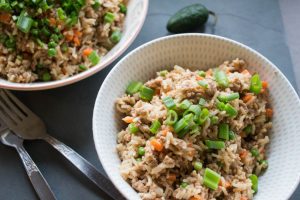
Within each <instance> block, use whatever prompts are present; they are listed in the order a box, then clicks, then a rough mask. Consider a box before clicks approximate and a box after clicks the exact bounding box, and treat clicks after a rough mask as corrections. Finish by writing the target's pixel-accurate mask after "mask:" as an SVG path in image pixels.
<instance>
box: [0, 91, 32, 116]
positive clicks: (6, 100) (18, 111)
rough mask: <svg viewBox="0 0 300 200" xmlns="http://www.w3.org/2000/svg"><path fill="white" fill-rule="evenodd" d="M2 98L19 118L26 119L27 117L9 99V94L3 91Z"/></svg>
mask: <svg viewBox="0 0 300 200" xmlns="http://www.w3.org/2000/svg"><path fill="white" fill-rule="evenodd" d="M0 96H1V97H2V99H3V100H4V102H5V103H6V104H7V105H8V106H9V107H10V108H11V110H13V111H14V112H15V113H16V115H17V116H19V117H20V118H23V117H26V115H25V114H24V113H22V112H21V111H20V109H19V108H18V107H17V106H16V105H14V104H13V103H12V101H11V100H10V99H9V98H8V96H7V94H5V93H4V91H3V90H1V91H0Z"/></svg>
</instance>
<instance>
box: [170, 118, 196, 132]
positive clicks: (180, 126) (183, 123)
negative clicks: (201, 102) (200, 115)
mask: <svg viewBox="0 0 300 200" xmlns="http://www.w3.org/2000/svg"><path fill="white" fill-rule="evenodd" d="M193 117H194V115H193V114H188V115H185V116H184V117H183V118H181V119H180V120H179V121H177V122H176V124H175V125H174V131H175V133H177V134H178V133H179V132H180V131H182V130H183V129H184V128H186V127H188V125H189V123H190V121H191V120H192V119H193Z"/></svg>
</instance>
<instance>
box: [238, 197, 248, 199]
mask: <svg viewBox="0 0 300 200" xmlns="http://www.w3.org/2000/svg"><path fill="white" fill-rule="evenodd" d="M240 200H248V198H247V197H241V199H240Z"/></svg>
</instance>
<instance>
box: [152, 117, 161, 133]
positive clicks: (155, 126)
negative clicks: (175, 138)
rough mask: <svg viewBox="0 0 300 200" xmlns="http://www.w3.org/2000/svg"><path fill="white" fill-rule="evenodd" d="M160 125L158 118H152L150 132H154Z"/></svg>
mask: <svg viewBox="0 0 300 200" xmlns="http://www.w3.org/2000/svg"><path fill="white" fill-rule="evenodd" d="M160 126H161V124H160V122H159V121H158V120H154V121H153V122H152V124H151V126H150V132H151V133H153V134H156V133H157V132H158V129H159V128H160Z"/></svg>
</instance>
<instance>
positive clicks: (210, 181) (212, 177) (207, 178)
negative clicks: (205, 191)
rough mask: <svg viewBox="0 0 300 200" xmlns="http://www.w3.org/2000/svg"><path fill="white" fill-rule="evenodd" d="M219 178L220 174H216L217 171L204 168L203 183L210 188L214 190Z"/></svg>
mask: <svg viewBox="0 0 300 200" xmlns="http://www.w3.org/2000/svg"><path fill="white" fill-rule="evenodd" d="M220 179H221V175H220V174H218V173H217V172H215V171H213V170H211V169H209V168H206V169H205V171H204V177H203V184H204V185H205V186H206V187H208V188H210V189H212V190H216V189H217V188H218V185H219V182H220Z"/></svg>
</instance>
